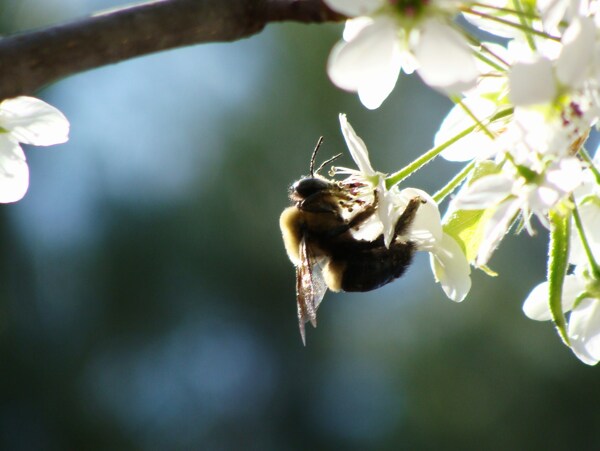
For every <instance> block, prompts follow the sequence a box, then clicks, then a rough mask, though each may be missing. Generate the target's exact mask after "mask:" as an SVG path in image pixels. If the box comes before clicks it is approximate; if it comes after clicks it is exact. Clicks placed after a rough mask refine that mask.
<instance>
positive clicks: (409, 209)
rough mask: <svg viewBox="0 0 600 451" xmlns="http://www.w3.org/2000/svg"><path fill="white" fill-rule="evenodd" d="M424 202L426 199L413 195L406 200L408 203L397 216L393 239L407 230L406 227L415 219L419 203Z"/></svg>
mask: <svg viewBox="0 0 600 451" xmlns="http://www.w3.org/2000/svg"><path fill="white" fill-rule="evenodd" d="M424 203H426V201H425V200H424V199H422V198H421V197H419V196H415V197H413V198H412V199H411V200H410V201H409V202H408V204H407V205H406V208H405V209H404V211H403V212H402V214H401V215H400V217H399V218H398V221H396V227H395V229H394V238H393V239H394V240H395V239H396V237H398V235H402V234H403V233H405V232H406V231H407V230H408V228H409V227H410V225H411V224H412V223H413V221H414V219H415V215H416V214H417V210H418V209H419V207H420V206H421V204H424Z"/></svg>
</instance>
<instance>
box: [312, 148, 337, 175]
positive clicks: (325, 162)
mask: <svg viewBox="0 0 600 451" xmlns="http://www.w3.org/2000/svg"><path fill="white" fill-rule="evenodd" d="M341 156H342V154H341V153H338V154H337V155H334V156H333V157H331V158H330V159H329V160H327V161H324V162H323V163H321V166H319V169H317V174H318V173H319V171H320V170H321V169H323V168H324V167H325V165H327V164H329V163H331V162H332V161H335V160H337V159H338V158H339V157H341Z"/></svg>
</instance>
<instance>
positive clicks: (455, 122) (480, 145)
mask: <svg viewBox="0 0 600 451" xmlns="http://www.w3.org/2000/svg"><path fill="white" fill-rule="evenodd" d="M463 104H464V105H465V106H466V107H467V108H468V109H469V111H470V112H471V113H472V114H474V115H475V117H476V118H477V119H478V120H480V121H482V122H485V120H486V119H487V118H488V117H491V116H492V115H493V114H494V113H495V112H496V110H497V106H496V104H495V102H493V101H491V100H489V99H486V98H483V97H472V98H467V99H465V100H464V101H463ZM475 124H476V123H475V121H474V120H473V118H472V117H471V116H470V115H468V114H467V113H466V112H465V109H464V108H463V106H462V105H455V106H454V107H453V108H452V109H451V110H450V111H449V113H448V114H447V115H446V117H445V119H444V120H443V122H442V123H441V125H440V128H439V130H438V132H437V133H436V135H435V140H434V146H436V147H437V146H440V145H442V144H444V143H446V142H448V141H450V140H451V139H453V138H455V137H456V135H458V134H459V133H462V132H464V131H465V130H466V129H468V128H469V127H472V126H473V125H475ZM493 143H494V141H493V140H492V138H490V136H489V135H488V134H487V133H485V132H483V131H481V130H474V131H473V132H472V133H469V134H468V135H467V136H465V137H463V138H461V139H459V140H458V141H456V142H454V143H453V144H451V145H450V146H448V147H447V148H446V149H445V150H444V151H443V152H442V153H441V154H440V156H441V157H442V158H445V159H446V160H448V161H469V160H472V159H474V158H476V157H480V158H487V157H488V156H489V155H490V153H492V152H491V151H490V149H491V148H492V147H493Z"/></svg>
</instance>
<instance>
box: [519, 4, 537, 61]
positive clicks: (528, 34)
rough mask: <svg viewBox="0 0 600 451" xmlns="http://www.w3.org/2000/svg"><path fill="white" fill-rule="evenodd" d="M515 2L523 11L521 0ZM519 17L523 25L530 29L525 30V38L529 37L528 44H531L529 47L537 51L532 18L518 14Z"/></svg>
mask: <svg viewBox="0 0 600 451" xmlns="http://www.w3.org/2000/svg"><path fill="white" fill-rule="evenodd" d="M514 4H515V6H516V8H517V9H518V10H519V11H521V12H522V11H523V5H522V3H521V2H520V1H519V0H515V2H514ZM517 18H518V19H519V22H520V23H521V25H523V26H524V27H526V28H527V29H528V31H525V39H527V45H529V48H530V49H531V50H533V51H535V41H534V39H533V34H532V33H531V30H533V29H534V28H533V27H532V25H531V18H528V17H525V16H523V15H518V16H517Z"/></svg>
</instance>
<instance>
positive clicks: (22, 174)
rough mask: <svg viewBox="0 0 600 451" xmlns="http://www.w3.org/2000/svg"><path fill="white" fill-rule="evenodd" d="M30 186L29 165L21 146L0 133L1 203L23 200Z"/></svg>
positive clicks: (5, 134)
mask: <svg viewBox="0 0 600 451" xmlns="http://www.w3.org/2000/svg"><path fill="white" fill-rule="evenodd" d="M28 187H29V167H28V166H27V161H26V160H25V154H24V153H23V149H21V146H19V144H18V143H17V142H15V141H13V140H11V139H10V137H9V136H8V134H7V133H2V134H0V203H8V202H16V201H18V200H21V199H22V198H23V196H24V195H25V193H26V192H27V188H28Z"/></svg>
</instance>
